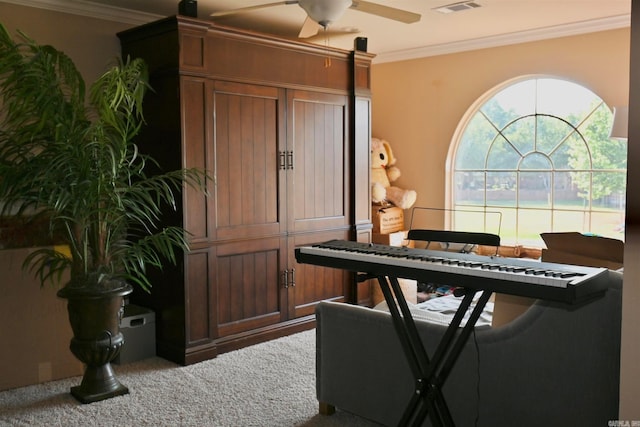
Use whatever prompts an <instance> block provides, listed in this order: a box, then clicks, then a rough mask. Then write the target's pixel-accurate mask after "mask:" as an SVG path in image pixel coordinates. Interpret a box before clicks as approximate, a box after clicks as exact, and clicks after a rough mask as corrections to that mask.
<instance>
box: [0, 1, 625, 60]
mask: <svg viewBox="0 0 640 427" xmlns="http://www.w3.org/2000/svg"><path fill="white" fill-rule="evenodd" d="M0 2H2V3H11V4H16V5H20V6H28V7H36V8H40V9H48V10H53V11H57V12H63V13H71V14H74V15H80V16H87V17H91V18H97V19H103V20H107V21H115V22H121V23H125V24H131V25H142V24H146V23H148V22H152V21H156V20H158V19H161V18H164V16H162V15H157V14H153V13H147V12H141V11H137V10H131V9H125V8H120V7H115V6H108V5H104V4H97V3H92V2H89V1H85V0H0ZM630 26H631V15H630V14H625V15H619V16H612V17H608V18H602V19H593V20H589V21H582V22H576V23H572V24H566V25H556V26H552V27H545V28H537V29H534V30H528V31H518V32H514V33H508V34H502V35H499V36H491V37H482V38H479V39H475V40H463V41H459V42H452V43H443V44H439V45H432V46H423V47H418V48H414V49H404V50H398V51H393V52H385V53H378V54H376V57H375V59H374V60H373V62H374V63H377V64H379V63H384V62H396V61H405V60H409V59H417V58H425V57H429V56H437V55H446V54H450V53H458V52H464V51H470V50H478V49H487V48H492V47H498V46H507V45H512V44H518V43H527V42H533V41H539V40H546V39H552V38H559V37H568V36H574V35H580V34H586V33H595V32H598V31H607V30H613V29H618V28H627V27H630Z"/></svg>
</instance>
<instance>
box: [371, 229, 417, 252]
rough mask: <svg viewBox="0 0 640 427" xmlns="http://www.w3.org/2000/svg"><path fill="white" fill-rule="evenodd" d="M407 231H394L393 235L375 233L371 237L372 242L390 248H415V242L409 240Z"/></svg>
mask: <svg viewBox="0 0 640 427" xmlns="http://www.w3.org/2000/svg"><path fill="white" fill-rule="evenodd" d="M408 233H409V232H408V231H407V230H402V231H394V232H393V233H388V234H381V233H373V234H372V235H371V241H372V242H373V243H379V244H381V245H389V246H404V247H407V248H413V247H415V244H414V242H413V240H407V234H408Z"/></svg>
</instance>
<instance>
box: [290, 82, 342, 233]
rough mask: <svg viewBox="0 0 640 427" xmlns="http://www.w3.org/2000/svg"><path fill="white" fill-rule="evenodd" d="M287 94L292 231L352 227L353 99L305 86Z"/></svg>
mask: <svg viewBox="0 0 640 427" xmlns="http://www.w3.org/2000/svg"><path fill="white" fill-rule="evenodd" d="M287 93H288V95H287V167H288V168H289V169H291V170H290V172H291V173H290V174H289V175H288V182H287V188H288V195H289V197H288V204H289V211H288V212H289V222H288V224H289V227H288V230H289V232H293V233H295V232H300V231H311V230H323V229H324V230H326V229H329V228H339V227H343V226H347V225H348V224H349V212H348V209H349V203H348V200H349V199H348V196H349V195H348V194H347V193H348V189H349V185H348V182H347V180H348V177H349V173H350V170H349V166H348V165H349V162H348V158H349V151H348V114H347V112H348V108H347V101H348V99H347V97H346V96H342V95H335V94H326V93H318V92H310V91H302V90H289V91H288V92H287Z"/></svg>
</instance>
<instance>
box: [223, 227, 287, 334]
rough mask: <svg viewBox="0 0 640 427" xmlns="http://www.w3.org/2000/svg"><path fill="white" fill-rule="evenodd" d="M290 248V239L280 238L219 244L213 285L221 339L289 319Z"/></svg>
mask: <svg viewBox="0 0 640 427" xmlns="http://www.w3.org/2000/svg"><path fill="white" fill-rule="evenodd" d="M286 249H287V248H286V239H285V238H279V237H273V238H265V239H255V240H246V241H240V242H234V243H222V244H219V245H216V246H215V248H214V253H215V255H214V257H213V258H214V259H213V263H212V266H211V267H212V268H211V270H212V274H213V277H212V280H211V285H210V286H211V289H212V290H213V292H214V295H215V297H214V298H215V304H214V305H215V313H211V314H210V317H212V318H213V319H215V321H214V323H215V324H216V325H217V337H218V338H220V337H225V336H229V335H233V334H238V333H241V332H246V331H251V330H254V329H257V328H261V327H266V326H269V325H274V324H276V323H279V322H282V321H284V320H286V311H287V293H286V292H283V289H284V287H283V282H282V272H283V271H284V270H285V263H286V262H287V258H286Z"/></svg>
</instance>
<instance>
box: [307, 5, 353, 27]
mask: <svg viewBox="0 0 640 427" xmlns="http://www.w3.org/2000/svg"><path fill="white" fill-rule="evenodd" d="M351 3H352V1H351V0H300V1H299V2H298V4H299V5H300V7H301V8H303V9H304V10H305V12H307V15H309V18H311V19H313V20H314V21H316V22H317V23H318V24H320V25H322V26H323V27H325V28H326V27H327V25H329V24H330V23H332V22H335V21H337V20H338V19H340V17H342V14H343V13H344V11H345V10H347V9H348V8H349V7H350V6H351Z"/></svg>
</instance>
